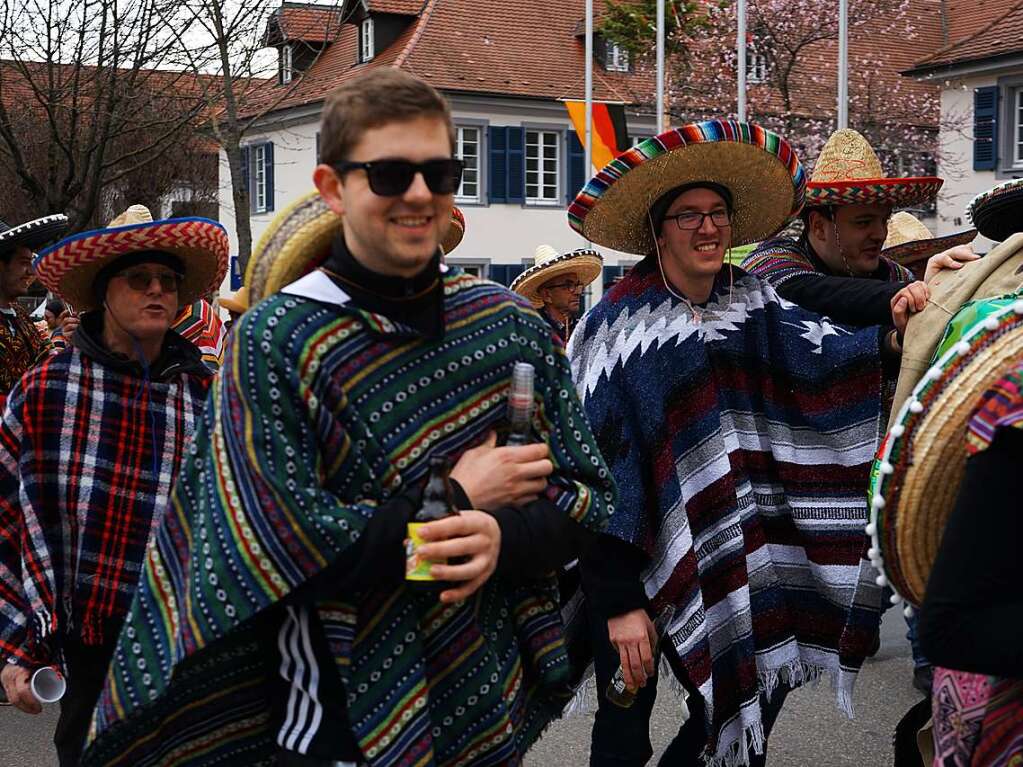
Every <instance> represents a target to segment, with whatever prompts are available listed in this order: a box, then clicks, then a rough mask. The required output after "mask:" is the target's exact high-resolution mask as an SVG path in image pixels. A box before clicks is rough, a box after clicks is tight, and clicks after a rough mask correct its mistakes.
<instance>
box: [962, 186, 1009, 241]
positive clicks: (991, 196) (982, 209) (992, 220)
mask: <svg viewBox="0 0 1023 767" xmlns="http://www.w3.org/2000/svg"><path fill="white" fill-rule="evenodd" d="M966 215H967V216H969V218H970V221H972V222H973V225H974V226H975V227H977V231H978V232H980V233H981V234H982V235H984V236H985V237H987V238H988V239H989V240H994V241H995V242H1002V241H1004V240H1007V239H1009V238H1010V237H1011V236H1012V235H1014V234H1016V232H1023V178H1014V179H1013V180H1012V181H1006V182H1005V183H1004V184H999V185H998V186H996V187H994V188H992V189H988V190H987V191H986V192H982V193H981V194H978V195H977V196H976V197H974V198H973V200H971V201H970V204H969V206H967V208H966Z"/></svg>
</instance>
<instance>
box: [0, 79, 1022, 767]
mask: <svg viewBox="0 0 1023 767" xmlns="http://www.w3.org/2000/svg"><path fill="white" fill-rule="evenodd" d="M320 135H321V136H322V137H323V138H322V145H321V150H320V154H321V159H320V164H319V165H317V167H316V169H315V171H314V173H313V178H312V182H313V184H314V186H315V188H316V191H315V192H312V193H310V194H309V195H307V196H305V197H303V198H302V199H300V200H299V201H298V202H296V203H295V204H294V205H292V206H291V207H289V208H288V209H287V210H285V211H284V212H282V213H281V214H280V215H279V216H278V217H277V218H276V219H275V220H274V222H273V223H272V224H271V225H270V227H269V229H268V231H267V232H266V233H265V234H264V236H263V238H262V239H261V240H260V243H259V245H258V246H257V248H256V251H255V252H254V253H253V254H252V258H251V260H250V263H249V266H248V269H247V272H246V280H245V287H244V288H243V289H242V291H239V293H238V294H236V295H235V296H233V297H230V298H223V299H219V298H216V297H215V296H216V293H217V291H218V289H219V286H220V285H221V283H222V282H223V279H224V276H225V272H226V269H227V263H228V253H229V243H228V237H227V233H226V231H225V230H224V228H223V227H222V226H221V225H220V224H218V223H216V222H214V221H210V220H207V219H201V218H170V219H162V220H153V218H152V216H151V215H150V213H149V211H148V210H146V209H145V208H144V207H142V206H137V205H136V206H132V207H130V208H129V209H128V210H127V211H125V213H123V214H122V215H121V216H119V217H118V218H117V219H115V220H113V221H111V222H110V223H109V225H108V226H107V227H104V228H102V229H97V230H93V231H87V232H80V233H74V234H71V235H70V236H66V237H64V238H63V239H59V238H61V236H62V235H63V234H64V233H65V231H66V228H67V219H66V218H65V217H64V216H61V215H49V216H46V217H45V218H41V219H37V220H35V221H31V222H28V223H26V224H23V225H21V226H16V227H6V226H0V316H2V319H0V360H2V367H0V399H2V400H3V411H2V418H0V656H2V658H0V660H2V661H3V663H2V671H0V681H2V683H3V689H4V692H5V695H6V697H7V699H8V700H9V703H10V704H12V705H13V706H14V707H16V708H18V709H20V710H21V711H23V712H26V713H28V714H37V713H39V712H40V710H41V704H40V701H39V699H38V697H39V696H38V695H37V694H36V693H35V692H34V687H33V685H34V681H33V680H34V678H35V675H36V674H37V673H38V671H39V670H40V669H55V670H56V671H57V672H58V673H59V674H60V675H62V676H63V677H64V678H66V680H67V691H66V693H65V694H64V696H63V697H62V698H61V700H60V718H59V721H58V724H57V727H56V732H55V734H54V741H55V745H56V749H57V755H58V758H59V761H60V764H61V765H62V767H70V766H71V765H79V764H82V765H133V766H136V765H283V766H286V767H325V766H326V765H335V766H338V765H342V766H345V767H364V766H369V765H372V766H373V767H384V766H388V767H389V766H391V765H437V767H442V766H452V767H453V766H454V765H468V766H471V765H478V766H479V767H482V766H483V765H517V764H520V763H521V762H522V760H523V758H524V756H525V755H526V753H527V752H528V750H529V748H530V747H531V746H532V744H534V743H535V742H536V741H537V739H539V738H540V737H541V736H542V734H543V733H544V732H545V730H546V729H547V728H548V727H549V726H552V722H555V720H557V719H558V718H560V717H562V716H563V715H565V712H566V710H567V709H568V708H570V707H571V706H570V703H571V702H572V701H573V698H578V697H585V692H586V690H587V689H588V688H590V687H591V686H593V685H595V692H596V698H597V710H596V712H595V714H594V716H593V730H592V740H591V747H590V764H591V765H593V766H594V767H605V766H606V767H612V766H619V767H631V766H636V767H639V766H641V765H644V764H646V763H648V762H649V761H650V759H651V758H652V756H653V748H652V746H651V742H650V716H651V711H652V709H653V705H654V702H655V697H656V694H657V689H658V685H657V680H658V677H659V676H661V675H668V676H670V677H671V679H672V681H673V682H674V685H673V686H674V688H675V689H676V690H677V692H678V701H679V703H678V706H677V708H676V710H677V712H678V725H679V728H678V732H677V734H676V735H675V736H674V738H673V739H672V741H671V743H670V745H669V746H668V748H667V751H666V752H665V753H664V754H663V755H661V757H660V762H659V763H660V764H661V765H665V766H666V767H675V766H676V765H699V764H707V765H712V767H718V766H721V767H732V766H733V765H764V764H766V763H767V752H768V741H769V738H770V735H771V731H772V727H773V725H774V723H775V721H776V720H777V717H778V715H779V712H780V710H781V708H782V707H783V705H784V702H785V700H786V697H787V695H788V693H789V692H790V691H791V690H792V689H795V688H798V687H800V686H802V685H804V684H808V683H812V682H814V681H816V680H818V679H820V678H822V677H828V678H830V680H831V682H832V686H833V688H834V690H835V697H836V704H837V705H838V707H839V708H840V709H842V710H843V711H846V712H847V713H849V714H851V708H852V700H853V688H854V682H855V680H856V676H857V673H858V671H859V670H860V668H861V666H862V665H863V663H864V660H865V659H866V658H868V657H869V656H870V655H872V654H873V653H875V652H876V651H877V645H878V641H879V639H878V637H879V624H880V619H881V615H882V612H883V611H884V610H885V609H887V608H888V607H891V606H893V605H896V604H902V603H903V602H905V603H906V604H907V605H910V606H915V607H917V608H919V612H918V611H914V610H912V609H907V610H906V616H907V617H906V621H907V629H908V632H909V637H910V640H911V643H912V646H913V657H914V665H915V667H916V671H915V673H914V678H913V684H915V685H916V686H917V687H918V688H919V689H920V690H921V691H922V692H924V693H925V695H926V696H927V697H926V698H925V699H924V700H923V701H922V703H921V706H920V707H919V708H918V709H917V710H915V711H914V712H911V713H912V714H913V718H912V720H911V721H912V722H913V726H912V732H911V733H910V735H911V740H912V745H911V747H910V748H909V749H908V756H907V755H903V756H901V757H900V758H902V759H905V760H906V761H904V762H903V763H904V764H915V765H919V764H930V763H933V764H934V765H938V766H939V767H951V766H952V765H1002V764H1004V765H1008V764H1014V763H1016V761H1018V760H1020V759H1023V633H1021V631H1020V629H1019V627H1020V620H1019V617H1020V615H1023V612H1021V610H1020V608H1021V598H1023V597H1021V591H1020V588H1019V585H1018V581H1017V579H1016V578H1015V577H1014V575H1015V573H1016V571H1017V569H1018V567H1017V564H1016V560H1015V553H1016V551H1017V549H1018V548H1019V544H1020V542H1023V527H1021V523H1020V520H1019V518H1018V515H1017V514H1015V513H1014V510H1015V506H1014V503H1015V499H1016V498H1017V497H1018V491H1019V490H1020V487H1019V478H1018V477H1019V475H1017V474H1015V472H1014V471H1013V468H1014V462H1015V461H1016V460H1018V459H1019V456H1020V453H1021V451H1023V444H1021V439H1023V438H1021V436H1020V432H1019V431H1018V427H1020V426H1023V294H1021V288H1023V276H1020V272H1021V271H1023V234H1017V233H1016V232H1018V231H1023V182H1009V183H1007V184H1003V185H1001V186H1000V187H997V188H996V189H994V190H991V191H990V192H988V193H986V194H984V195H981V196H979V197H978V198H977V199H976V200H974V201H973V203H971V208H970V214H971V216H972V220H973V221H974V222H975V223H976V226H977V228H978V229H979V230H980V233H981V234H984V235H985V236H987V237H991V238H992V239H995V240H998V241H1001V244H999V245H997V246H996V247H995V248H994V249H993V250H992V251H991V252H990V253H987V254H985V255H984V256H983V257H980V256H978V255H977V254H976V253H975V252H974V251H973V249H972V248H971V246H970V245H969V243H970V242H971V241H972V240H973V238H974V237H975V236H976V234H977V230H973V229H971V230H968V231H963V232H957V233H955V234H952V235H947V236H943V237H934V236H932V235H931V233H930V232H929V231H928V230H927V228H926V227H925V226H924V225H923V224H922V223H921V222H920V221H918V220H917V219H915V218H913V217H912V216H911V215H909V213H906V212H899V210H898V209H900V208H907V207H913V206H919V205H921V204H925V203H928V202H931V201H933V200H934V199H935V197H936V195H937V193H938V190H939V188H940V187H941V184H942V181H941V179H939V178H932V177H927V178H894V177H888V176H886V175H885V173H884V172H883V170H882V167H881V164H880V162H879V161H878V158H877V156H876V154H875V152H874V150H873V149H872V148H871V147H870V145H869V144H868V142H867V141H866V140H865V139H864V138H863V137H862V136H861V135H860V134H858V133H857V132H855V131H852V130H839V131H838V132H836V133H835V134H834V135H832V136H831V138H830V139H829V140H828V142H827V144H826V146H825V147H824V149H823V150H822V152H821V155H820V156H819V157H818V158H817V159H816V161H815V163H814V166H813V167H814V170H813V174H812V176H810V177H809V178H808V177H807V174H806V171H805V170H804V167H803V165H802V163H801V162H800V159H799V158H798V157H797V156H796V153H795V151H794V150H793V149H792V147H791V146H790V145H789V143H788V142H787V141H786V140H785V138H784V137H782V136H779V135H777V134H775V133H773V132H771V131H769V130H766V129H764V128H762V127H760V126H758V125H755V124H752V123H742V122H736V121H729V120H715V121H708V122H702V123H697V124H691V125H685V126H683V127H680V128H677V129H673V130H669V131H667V132H665V133H662V134H660V135H658V136H655V137H653V138H651V139H648V140H646V141H644V142H641V143H640V144H638V145H637V146H635V147H633V148H632V149H630V150H628V151H626V152H624V153H623V154H621V155H620V156H619V157H617V158H616V159H614V160H612V161H611V163H610V164H609V165H607V166H606V167H605V168H603V169H602V170H601V171H599V172H598V173H597V174H596V175H595V176H594V177H593V178H592V179H591V180H590V182H589V183H588V184H587V185H586V186H585V187H584V188H583V189H582V190H581V191H580V192H579V194H578V196H577V197H576V199H575V201H574V202H573V203H572V204H571V205H570V206H569V209H568V223H569V225H570V226H571V228H572V229H573V230H575V231H576V232H577V233H578V234H580V235H581V236H582V237H583V238H584V239H585V240H587V241H588V242H589V243H592V244H593V245H594V246H602V247H605V248H608V249H613V250H616V251H620V252H624V253H629V254H635V255H636V256H639V257H640V259H641V260H640V261H639V262H638V263H637V264H636V265H635V266H634V267H633V268H632V269H631V270H629V271H628V273H627V274H625V275H624V277H622V279H621V280H620V281H618V282H617V283H616V284H614V285H613V286H606V290H605V292H604V294H603V297H602V298H601V299H600V300H599V301H598V302H596V303H595V305H594V306H592V307H591V308H590V309H589V310H588V311H587V312H585V314H583V315H582V316H581V318H580V316H579V314H580V309H581V297H582V294H583V292H584V290H585V288H586V286H587V285H588V284H590V283H591V282H593V281H594V280H595V279H596V278H597V277H598V276H599V275H600V273H601V268H602V256H601V253H600V251H599V250H597V249H595V247H586V248H581V249H578V250H574V251H570V252H567V253H560V252H559V251H557V250H556V249H554V248H553V247H551V246H549V245H540V246H539V247H537V248H536V253H535V258H534V263H533V265H532V266H531V267H530V268H528V269H527V270H526V271H524V272H523V273H522V274H521V275H520V276H519V277H518V278H517V279H516V280H515V281H514V283H513V284H512V285H511V288H510V289H508V288H504V287H502V286H500V285H497V284H495V283H493V282H489V281H487V280H485V279H481V278H478V277H475V276H473V275H470V274H468V273H466V272H465V271H463V270H462V269H459V268H458V267H457V265H455V264H453V263H447V262H446V259H445V257H446V255H447V254H450V253H451V252H452V250H454V249H455V248H456V247H458V245H459V242H460V240H461V238H462V235H463V233H464V231H465V226H466V222H465V219H464V217H463V216H462V214H461V212H460V211H459V210H458V209H457V208H455V207H454V204H453V201H454V194H455V192H456V190H457V189H458V186H459V182H460V178H461V174H462V169H463V166H462V163H461V161H460V160H459V159H458V158H457V157H455V156H454V146H455V142H454V129H453V125H452V120H451V113H450V108H449V105H448V104H447V102H446V101H445V99H444V98H443V97H442V96H441V95H440V94H439V93H438V92H437V91H435V90H434V89H433V88H432V87H430V86H429V85H427V84H425V83H424V82H422V81H420V80H418V79H416V78H414V77H412V76H410V75H408V74H406V73H403V72H401V71H400V70H396V69H391V68H380V69H376V70H372V71H370V72H367V73H366V74H364V75H362V76H360V77H358V78H355V79H353V80H351V81H350V82H348V83H346V84H345V85H343V86H341V87H340V88H339V89H337V90H336V91H335V92H334V93H333V94H332V95H331V96H330V98H329V99H328V100H327V102H326V105H325V107H324V113H323V122H322V127H321V134H320ZM893 214H894V215H893ZM1013 222H1014V223H1013ZM55 241H56V242H55ZM750 244H755V247H754V249H753V251H752V253H751V254H750V255H749V256H748V257H747V258H746V259H745V261H743V263H742V264H741V265H736V264H734V263H732V259H730V257H729V256H730V252H731V249H732V248H736V247H739V246H743V245H750ZM34 280H38V281H39V282H41V283H42V284H43V285H44V286H45V287H46V289H47V290H48V291H49V294H50V297H51V298H50V300H49V301H48V302H47V303H46V306H45V323H46V327H45V328H39V327H37V326H36V325H35V324H34V323H33V322H32V321H31V319H30V318H29V317H28V315H27V314H26V313H25V311H24V309H23V308H22V307H21V305H20V304H19V302H18V300H17V299H18V297H19V296H23V295H25V294H26V292H27V291H28V289H29V287H30V285H31V284H32V282H33V281H34ZM220 310H224V311H226V312H228V313H229V314H230V321H229V322H228V323H227V324H225V323H224V322H222V321H221V315H220ZM522 363H528V364H529V365H530V366H531V368H532V371H533V378H532V385H533V395H532V401H531V403H530V407H529V412H530V414H531V415H530V418H531V420H530V422H529V428H528V438H525V439H516V440H511V439H510V438H509V429H508V409H509V401H510V396H509V389H510V385H511V382H512V370H513V369H517V368H516V366H517V365H518V366H521V364H522ZM520 436H521V435H520ZM939 449H940V450H942V451H944V452H942V453H941V454H940V455H939V456H938V457H934V456H935V455H936V451H938V450H939ZM439 458H443V459H444V461H440V460H438V459H439ZM444 465H446V466H447V467H449V469H450V473H449V475H448V477H447V479H446V480H444V484H443V487H444V488H446V489H445V490H444V491H443V492H442V493H441V494H440V496H438V495H437V493H438V490H437V485H436V483H437V482H438V481H441V480H439V479H438V475H437V473H436V472H437V471H438V468H437V467H438V466H444ZM431 467H432V468H431ZM445 471H446V469H445ZM440 476H441V479H443V474H442V475H440ZM428 478H429V481H430V485H429V488H427V487H426V486H427V480H428ZM438 497H440V498H441V499H442V500H443V499H445V498H446V501H445V503H447V504H448V505H449V507H450V508H449V510H450V513H449V514H447V515H446V516H445V515H441V516H440V518H438V517H437V516H436V515H435V516H433V517H430V519H431V521H422V519H423V518H422V517H421V516H420V514H421V512H422V511H423V510H424V509H425V508H426V506H427V504H428V503H431V504H434V505H435V504H436V502H437V498H438ZM442 505H443V504H442ZM946 524H947V527H946ZM410 525H411V526H410ZM946 529H947V533H946V534H945V535H944V537H942V531H944V530H946ZM413 550H414V553H410V552H413ZM413 560H414V561H415V562H416V563H418V562H421V561H425V562H427V563H428V565H429V566H428V573H429V575H428V576H427V583H426V585H424V584H423V583H421V582H415V581H411V580H408V579H407V575H408V574H409V571H410V569H411V568H412V564H410V563H411V562H413ZM417 568H418V566H417ZM417 572H418V569H417ZM430 580H432V581H433V582H432V583H430V582H429V581H430ZM655 619H657V620H656V625H655ZM932 663H933V664H935V665H934V666H932ZM906 681H907V683H908V680H906ZM663 689H664V688H663V687H662V690H663ZM932 703H933V705H932ZM907 716H908V715H907ZM928 720H930V721H929V723H928ZM907 721H910V720H907ZM553 726H557V725H556V724H555V725H553ZM921 729H922V730H923V732H924V733H926V734H925V735H921V736H920V737H918V730H921ZM836 747H837V745H836ZM900 753H901V752H900Z"/></svg>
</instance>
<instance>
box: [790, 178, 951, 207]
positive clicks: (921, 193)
mask: <svg viewBox="0 0 1023 767" xmlns="http://www.w3.org/2000/svg"><path fill="white" fill-rule="evenodd" d="M944 183H945V182H944V180H943V179H940V178H937V177H936V176H919V177H907V178H871V179H855V180H849V181H824V182H814V181H811V182H810V183H808V184H807V185H806V204H807V206H810V207H817V206H822V205H889V206H891V207H893V208H908V207H912V206H913V205H922V204H923V203H926V202H931V201H932V200H934V198H935V197H936V196H937V195H938V190H939V189H941V185H942V184H944Z"/></svg>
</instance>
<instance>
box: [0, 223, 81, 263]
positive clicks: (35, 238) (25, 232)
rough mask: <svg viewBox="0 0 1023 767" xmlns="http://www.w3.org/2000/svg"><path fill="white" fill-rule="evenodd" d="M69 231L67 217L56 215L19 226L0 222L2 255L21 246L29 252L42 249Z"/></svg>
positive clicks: (0, 250)
mask: <svg viewBox="0 0 1023 767" xmlns="http://www.w3.org/2000/svg"><path fill="white" fill-rule="evenodd" d="M65 231H67V216H65V215H64V214H63V213H55V214H53V215H52V216H43V217H42V218H35V219H32V220H31V221H26V222H25V223H24V224H18V226H9V225H8V224H7V223H6V222H5V221H3V220H0V253H6V252H8V251H10V250H14V249H15V248H16V247H18V246H19V245H21V246H23V247H26V248H28V249H29V250H39V249H40V248H42V247H44V246H46V245H48V244H49V243H51V242H53V241H54V240H55V239H57V238H58V237H60V236H61V235H62V234H64V232H65Z"/></svg>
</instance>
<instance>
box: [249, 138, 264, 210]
mask: <svg viewBox="0 0 1023 767" xmlns="http://www.w3.org/2000/svg"><path fill="white" fill-rule="evenodd" d="M252 149H253V151H252V156H253V158H254V163H255V167H254V168H253V171H254V172H253V174H252V196H253V199H254V202H255V206H254V207H255V212H256V213H266V144H256V145H255V146H254V147H253V148H252Z"/></svg>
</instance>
